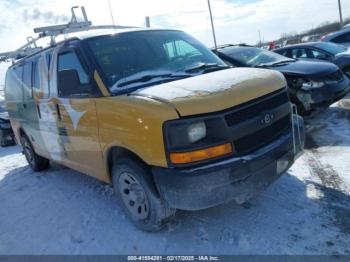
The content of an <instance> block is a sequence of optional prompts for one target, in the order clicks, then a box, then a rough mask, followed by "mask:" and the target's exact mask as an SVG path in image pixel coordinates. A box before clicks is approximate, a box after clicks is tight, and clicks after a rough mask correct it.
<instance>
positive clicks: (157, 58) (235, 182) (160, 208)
mask: <svg viewBox="0 0 350 262" xmlns="http://www.w3.org/2000/svg"><path fill="white" fill-rule="evenodd" d="M78 35H79V34H78ZM5 93H6V100H7V109H8V112H9V115H10V120H11V125H12V127H13V130H14V132H15V136H16V139H17V141H18V143H19V144H20V145H22V147H23V152H24V155H25V157H26V159H27V160H28V163H29V165H30V166H31V168H32V169H33V170H35V171H40V170H43V169H46V168H48V167H49V161H55V162H58V163H60V164H62V165H65V166H67V167H70V168H72V169H75V170H77V171H80V172H82V173H85V174H87V175H90V176H93V177H95V178H97V179H99V180H102V181H104V182H107V183H112V184H113V187H114V190H115V192H116V195H117V199H118V200H119V201H120V202H121V204H122V205H123V206H124V207H125V211H126V213H127V214H128V215H129V216H130V218H131V220H132V221H133V222H134V223H135V224H136V225H137V226H138V227H139V228H141V229H144V230H147V231H155V230H158V229H160V228H161V227H162V225H164V224H165V223H166V222H167V221H169V219H170V218H171V217H172V216H173V215H174V214H175V210H176V209H182V210H199V209H204V208H209V207H213V206H216V205H219V204H221V203H224V202H227V201H231V200H233V201H235V202H237V203H239V204H240V203H243V202H245V201H247V200H249V199H250V198H252V197H253V196H255V195H256V194H257V193H258V192H260V191H262V190H263V189H265V188H266V187H267V186H268V185H269V184H271V183H272V182H273V181H275V180H276V179H277V178H278V177H279V176H280V175H281V174H283V173H284V172H286V170H288V169H289V167H290V166H291V165H292V164H293V162H294V161H295V159H296V158H297V157H298V156H299V155H300V152H302V148H303V143H304V129H303V122H302V119H301V118H300V117H298V116H297V115H296V114H295V113H294V112H293V110H292V107H291V104H290V102H289V99H288V95H287V91H286V80H285V78H284V77H283V75H282V74H281V73H279V72H276V71H272V70H265V69H250V68H230V67H228V66H227V65H225V64H224V63H223V62H222V61H221V60H220V59H219V58H218V57H217V56H216V55H215V54H213V53H212V52H211V51H210V50H209V49H208V48H206V47H204V46H203V45H202V44H201V43H199V42H198V41H197V40H195V39H193V38H192V37H191V36H189V35H187V34H185V33H184V32H181V31H175V30H151V29H149V30H146V29H132V30H130V29H128V30H119V31H118V32H115V31H98V32H97V33H96V32H95V33H89V34H86V33H85V34H81V35H80V36H76V37H73V38H69V39H66V40H64V41H63V42H60V43H57V44H54V45H53V46H50V47H48V48H46V49H42V50H41V51H39V52H37V53H35V54H32V55H30V56H27V57H25V58H23V59H21V60H18V61H17V62H16V63H15V64H13V65H12V66H11V67H10V68H9V69H8V72H7V75H6V87H5Z"/></svg>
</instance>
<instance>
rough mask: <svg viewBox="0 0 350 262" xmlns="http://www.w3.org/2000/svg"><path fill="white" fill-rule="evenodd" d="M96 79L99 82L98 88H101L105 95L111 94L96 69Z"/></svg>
mask: <svg viewBox="0 0 350 262" xmlns="http://www.w3.org/2000/svg"><path fill="white" fill-rule="evenodd" d="M94 79H95V81H96V83H97V86H98V88H99V89H100V90H101V93H102V94H103V96H109V91H108V89H107V87H106V86H105V84H104V83H103V81H102V79H101V77H100V75H99V74H98V73H97V71H96V70H95V72H94Z"/></svg>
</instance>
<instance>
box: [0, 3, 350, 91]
mask: <svg viewBox="0 0 350 262" xmlns="http://www.w3.org/2000/svg"><path fill="white" fill-rule="evenodd" d="M110 1H111V6H112V11H113V14H114V19H115V22H116V24H122V25H134V26H143V25H144V18H145V16H150V17H151V25H152V27H157V28H176V29H182V30H184V31H186V32H188V33H190V34H191V35H193V36H195V37H196V38H197V39H199V40H200V41H202V42H204V43H205V44H206V45H208V46H213V42H212V37H211V30H210V20H209V14H208V9H207V0H110ZM211 4H212V11H213V16H214V22H215V27H216V31H217V41H218V43H219V44H225V43H239V42H245V43H250V44H255V43H256V42H257V41H258V40H259V33H258V32H259V30H260V31H261V35H262V37H263V38H264V39H265V40H271V39H275V38H278V37H279V36H280V35H281V34H282V33H289V32H301V31H304V30H307V29H310V28H312V27H314V26H317V25H319V24H320V23H323V22H325V21H336V20H337V19H339V14H338V5H337V0H211ZM76 5H84V6H85V8H86V12H87V14H88V17H89V19H90V20H91V21H92V22H93V24H95V25H98V24H111V16H110V13H109V9H108V0H97V1H96V0H94V1H93V0H80V1H78V0H0V10H1V14H0V39H1V41H0V52H4V51H8V50H11V49H14V48H15V47H19V46H20V45H21V44H23V43H24V42H25V39H26V37H28V36H31V35H32V36H33V35H34V33H33V31H32V29H33V28H34V27H39V26H43V25H52V24H57V23H66V22H67V21H68V20H69V18H70V7H71V6H76ZM342 5H343V16H344V17H348V16H350V1H349V0H342ZM4 67H5V66H4V65H0V81H1V82H0V84H1V83H2V82H3V80H2V79H3V74H4V71H5V68H4Z"/></svg>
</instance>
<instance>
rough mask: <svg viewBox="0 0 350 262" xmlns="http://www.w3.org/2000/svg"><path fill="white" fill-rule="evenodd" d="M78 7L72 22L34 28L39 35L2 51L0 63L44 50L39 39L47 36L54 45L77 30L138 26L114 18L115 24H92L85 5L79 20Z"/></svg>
mask: <svg viewBox="0 0 350 262" xmlns="http://www.w3.org/2000/svg"><path fill="white" fill-rule="evenodd" d="M108 2H109V1H108ZM76 9H79V6H73V7H72V8H71V12H72V18H71V20H70V22H69V23H67V24H60V25H53V26H45V27H37V28H34V33H36V34H38V36H37V37H36V38H34V37H31V36H30V37H27V43H26V44H25V45H23V46H21V47H20V48H18V49H16V50H14V51H10V52H4V53H0V63H1V62H8V61H9V60H10V59H12V60H13V61H15V60H18V59H21V58H24V57H26V56H29V55H32V54H34V53H37V52H39V51H40V50H42V47H39V46H37V41H38V40H40V39H42V38H45V37H50V39H51V41H50V45H51V46H52V45H54V44H55V43H56V41H55V38H56V37H57V36H59V35H65V34H69V33H76V32H82V31H88V30H99V29H114V30H116V29H127V28H136V27H134V26H118V25H114V20H113V25H98V26H92V23H91V21H89V20H88V17H87V15H86V12H85V8H84V7H83V6H81V7H80V10H81V14H82V21H78V16H77V15H76V12H75V11H76ZM112 18H113V16H112Z"/></svg>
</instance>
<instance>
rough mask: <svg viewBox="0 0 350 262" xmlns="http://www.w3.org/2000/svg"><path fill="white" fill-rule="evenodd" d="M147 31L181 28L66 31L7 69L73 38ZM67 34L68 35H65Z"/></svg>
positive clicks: (81, 38) (82, 38) (79, 38)
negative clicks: (51, 43) (60, 38)
mask: <svg viewBox="0 0 350 262" xmlns="http://www.w3.org/2000/svg"><path fill="white" fill-rule="evenodd" d="M143 31H144V32H147V31H181V30H176V29H156V28H137V27H135V28H124V29H89V30H86V31H81V32H74V33H68V34H66V35H65V38H64V39H63V40H61V41H57V42H56V43H55V44H54V45H49V46H47V47H44V48H42V49H41V50H39V51H38V52H35V53H33V54H31V55H28V56H26V57H23V58H20V59H18V60H17V61H16V62H15V63H13V64H12V65H11V66H9V69H10V68H12V67H13V66H15V65H18V64H20V63H21V62H22V61H24V60H26V59H28V58H31V57H33V56H35V55H38V54H40V53H42V52H45V51H46V50H48V49H50V48H54V47H55V46H57V45H60V44H62V43H65V42H68V41H72V40H74V39H78V40H85V39H89V38H94V37H98V36H109V35H111V36H112V35H117V34H122V33H129V32H143ZM67 36H68V37H67Z"/></svg>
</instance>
